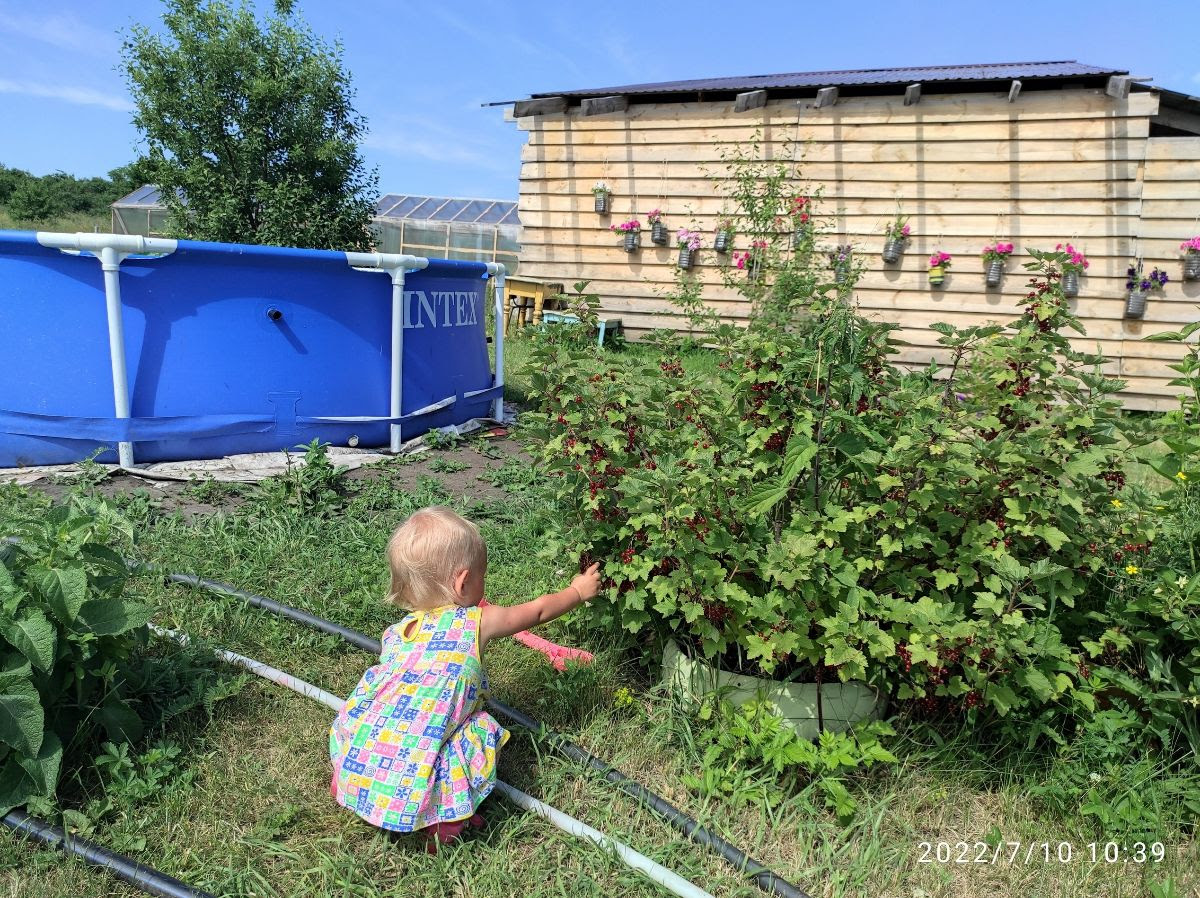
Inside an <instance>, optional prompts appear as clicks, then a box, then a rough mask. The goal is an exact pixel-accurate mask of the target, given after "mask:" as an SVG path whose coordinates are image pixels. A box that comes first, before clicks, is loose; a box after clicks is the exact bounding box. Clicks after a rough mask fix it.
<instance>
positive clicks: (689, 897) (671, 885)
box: [150, 624, 714, 898]
mask: <svg viewBox="0 0 1200 898" xmlns="http://www.w3.org/2000/svg"><path fill="white" fill-rule="evenodd" d="M150 629H151V631H152V632H154V633H157V634H158V635H160V636H166V637H168V638H170V639H174V640H175V641H176V642H178V643H180V644H181V645H187V644H188V637H187V635H186V634H184V633H178V632H175V631H174V630H166V629H163V628H161V627H156V626H154V625H153V624H151V625H150ZM215 653H216V655H217V656H218V657H220V658H221V659H223V660H225V661H227V662H229V663H230V664H236V665H238V666H239V667H244V668H246V669H247V670H250V671H253V672H254V673H256V674H258V675H259V676H260V677H262V678H264V679H266V680H269V681H270V682H272V683H274V684H275V685H277V686H283V687H285V688H287V689H290V690H292V691H293V692H296V693H299V694H300V695H303V696H304V697H305V698H311V699H313V700H314V701H316V702H319V703H320V704H322V705H324V706H325V707H327V708H330V709H332V710H333V711H334V712H337V711H340V710H341V709H342V706H343V705H344V704H345V701H343V700H342V699H340V698H338V697H337V696H336V695H333V694H332V693H329V692H326V691H325V690H324V689H321V688H320V687H319V686H314V685H313V684H312V683H308V682H306V681H304V680H301V679H300V678H299V677H295V676H292V675H291V674H289V673H286V672H285V671H282V670H280V669H279V668H277V667H272V666H271V665H269V664H264V663H263V662H262V661H256V660H254V659H253V658H247V657H246V656H245V655H239V654H237V653H236V652H230V651H226V650H225V649H217V650H216V651H215ZM496 790H497V791H498V792H500V794H501V795H503V796H504V797H505V798H507V799H508V800H509V801H511V802H512V803H513V804H515V805H517V806H518V807H520V808H524V809H525V810H527V811H531V812H532V813H534V814H537V815H538V816H539V817H542V818H543V819H545V820H548V821H550V823H552V824H554V825H555V826H556V827H558V828H559V829H561V830H562V831H563V832H566V833H569V834H571V835H573V836H578V837H580V838H583V839H587V840H588V841H590V842H593V843H595V844H596V845H598V846H600V848H602V849H604V850H606V851H612V852H613V853H614V854H616V855H617V857H619V858H620V859H621V860H622V861H624V862H625V863H626V864H628V865H629V866H630V867H632V868H633V869H634V870H637V871H638V872H639V873H642V874H643V875H645V876H646V877H648V878H649V879H650V880H651V881H652V882H655V883H657V884H658V885H661V886H663V887H664V888H666V889H668V890H669V891H671V892H673V893H674V894H676V895H678V896H680V898H714V896H713V895H712V894H711V893H709V892H706V891H704V889H702V888H700V887H699V886H696V885H694V884H692V883H690V882H688V881H687V880H686V879H684V878H683V877H682V876H680V875H679V874H678V873H675V872H673V871H671V870H668V869H667V868H666V867H664V866H662V865H661V864H659V863H656V862H655V861H652V860H650V858H648V857H646V856H645V855H644V854H642V853H641V852H638V851H635V850H634V849H632V848H630V847H629V846H628V845H626V844H625V843H623V842H619V841H617V840H616V839H613V838H611V837H610V836H606V835H605V834H604V833H602V832H600V831H599V830H598V829H593V828H592V827H590V826H588V825H587V824H586V823H584V822H583V821H581V820H576V819H575V818H574V817H572V816H571V815H569V814H564V813H563V812H562V811H560V810H558V809H557V808H555V807H551V806H550V805H548V804H546V803H545V802H542V801H538V800H537V799H536V798H534V797H533V796H532V795H527V794H526V793H524V792H522V791H521V790H520V789H515V788H513V787H512V786H510V785H509V784H508V783H504V782H501V781H500V780H496ZM188 894H189V895H190V894H192V893H188ZM169 898H171V896H169Z"/></svg>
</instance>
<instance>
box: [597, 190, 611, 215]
mask: <svg viewBox="0 0 1200 898" xmlns="http://www.w3.org/2000/svg"><path fill="white" fill-rule="evenodd" d="M595 198H596V212H597V213H599V214H600V215H607V214H608V213H609V212H611V211H612V209H611V203H612V194H611V193H597V194H595Z"/></svg>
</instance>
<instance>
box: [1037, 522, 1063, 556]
mask: <svg viewBox="0 0 1200 898" xmlns="http://www.w3.org/2000/svg"><path fill="white" fill-rule="evenodd" d="M1035 532H1036V533H1037V535H1038V536H1040V537H1041V538H1042V539H1044V540H1045V541H1046V542H1048V543H1049V544H1050V548H1051V549H1053V550H1054V551H1055V552H1057V551H1058V550H1059V549H1061V548H1062V547H1063V546H1065V545H1066V544H1067V543H1069V542H1070V541H1071V540H1070V538H1069V537H1068V536H1067V535H1066V534H1065V533H1063V532H1062V531H1061V530H1059V529H1058V528H1057V527H1054V526H1052V525H1050V524H1044V525H1043V526H1041V527H1038V528H1037V530H1036V531H1035Z"/></svg>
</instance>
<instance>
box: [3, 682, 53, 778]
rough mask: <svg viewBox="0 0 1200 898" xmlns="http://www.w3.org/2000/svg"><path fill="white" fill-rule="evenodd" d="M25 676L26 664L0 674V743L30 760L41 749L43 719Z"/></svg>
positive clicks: (44, 717) (38, 699)
mask: <svg viewBox="0 0 1200 898" xmlns="http://www.w3.org/2000/svg"><path fill="white" fill-rule="evenodd" d="M22 672H23V673H24V676H22ZM29 673H30V668H29V664H28V663H26V664H24V665H22V667H21V668H19V669H17V670H15V671H5V672H4V673H3V674H0V740H2V741H4V742H6V743H8V744H9V745H11V746H12V747H13V748H15V749H16V750H17V751H18V752H20V753H21V754H23V755H27V756H33V755H36V754H37V753H38V750H39V749H40V748H41V747H42V732H43V730H44V729H45V726H46V715H45V712H43V711H42V700H41V697H40V696H39V695H38V691H37V689H35V688H34V686H33V682H32V681H31V680H30V679H29Z"/></svg>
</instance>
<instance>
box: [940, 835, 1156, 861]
mask: <svg viewBox="0 0 1200 898" xmlns="http://www.w3.org/2000/svg"><path fill="white" fill-rule="evenodd" d="M917 849H918V851H919V852H920V856H919V857H918V858H917V863H919V864H1010V865H1012V864H1071V863H1090V864H1157V863H1160V862H1161V861H1162V860H1163V858H1165V857H1166V856H1167V849H1166V848H1165V847H1164V846H1163V844H1162V842H1131V843H1130V844H1128V845H1122V844H1121V843H1119V842H1086V843H1084V844H1082V845H1076V844H1074V843H1073V842H1005V841H1000V842H995V843H990V842H918V843H917Z"/></svg>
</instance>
